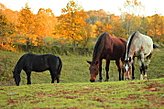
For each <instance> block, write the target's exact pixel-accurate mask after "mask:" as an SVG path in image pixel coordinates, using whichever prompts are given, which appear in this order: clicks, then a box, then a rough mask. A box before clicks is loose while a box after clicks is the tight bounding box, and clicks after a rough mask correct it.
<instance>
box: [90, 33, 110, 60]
mask: <svg viewBox="0 0 164 109" xmlns="http://www.w3.org/2000/svg"><path fill="white" fill-rule="evenodd" d="M106 36H109V34H108V33H107V32H104V33H102V34H101V35H100V36H99V38H98V40H97V42H96V45H95V47H94V51H93V59H92V61H97V59H98V58H99V57H100V55H101V53H102V51H103V49H104V45H105V39H106Z"/></svg>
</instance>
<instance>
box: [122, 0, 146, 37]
mask: <svg viewBox="0 0 164 109" xmlns="http://www.w3.org/2000/svg"><path fill="white" fill-rule="evenodd" d="M143 9H144V7H143V5H142V3H141V2H140V1H139V0H126V1H125V3H124V8H123V9H121V10H122V11H123V14H122V18H123V19H124V26H125V28H126V30H127V35H128V36H129V35H130V34H131V33H132V32H134V31H136V30H138V29H139V27H140V24H141V20H139V19H138V18H139V15H140V14H141V11H142V10H143ZM137 16H138V17H137Z"/></svg>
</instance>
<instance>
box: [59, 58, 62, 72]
mask: <svg viewBox="0 0 164 109" xmlns="http://www.w3.org/2000/svg"><path fill="white" fill-rule="evenodd" d="M58 59H59V67H58V74H59V75H60V73H61V69H62V61H61V59H60V57H58Z"/></svg>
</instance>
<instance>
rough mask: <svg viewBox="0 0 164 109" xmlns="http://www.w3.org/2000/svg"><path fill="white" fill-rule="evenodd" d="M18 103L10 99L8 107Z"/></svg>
mask: <svg viewBox="0 0 164 109" xmlns="http://www.w3.org/2000/svg"><path fill="white" fill-rule="evenodd" d="M17 103H18V101H17V100H14V99H9V100H8V105H11V104H17Z"/></svg>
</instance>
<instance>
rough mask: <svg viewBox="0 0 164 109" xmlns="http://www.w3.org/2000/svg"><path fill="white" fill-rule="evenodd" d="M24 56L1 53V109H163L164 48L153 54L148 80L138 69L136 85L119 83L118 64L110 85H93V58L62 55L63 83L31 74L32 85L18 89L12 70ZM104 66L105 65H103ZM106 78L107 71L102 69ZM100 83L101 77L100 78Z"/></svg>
mask: <svg viewBox="0 0 164 109" xmlns="http://www.w3.org/2000/svg"><path fill="white" fill-rule="evenodd" d="M23 54H24V53H14V52H7V51H0V75H1V76H0V85H1V86H0V109H41V108H44V109H45V108H46V109H118V108H119V109H120V108H123V109H130V108H134V109H138V108H139V109H163V108H164V102H163V101H164V93H163V92H164V67H163V65H164V48H162V49H157V50H155V51H154V55H153V57H152V61H151V64H150V67H149V74H148V76H149V80H148V81H140V80H139V68H138V67H137V66H138V65H137V62H136V70H135V76H136V80H134V81H121V82H120V81H118V72H117V68H116V65H115V62H113V61H112V62H111V64H110V74H109V75H110V81H109V82H102V83H99V82H96V83H90V82H89V78H90V74H89V70H88V68H89V65H88V64H87V62H86V60H91V59H92V57H91V56H77V55H69V56H66V55H62V56H60V57H61V59H62V61H63V69H62V73H61V78H60V79H61V82H60V83H59V84H57V83H54V84H50V81H51V79H50V74H49V72H48V71H46V72H44V73H36V72H33V73H32V85H26V75H25V73H24V72H23V71H22V73H21V78H22V80H21V85H20V86H19V87H17V86H12V85H15V83H14V81H13V78H12V70H13V68H14V66H15V64H16V62H17V61H18V59H19V58H20V57H21V56H22V55H23ZM103 63H105V61H103ZM103 76H104V79H105V69H104V65H103ZM97 79H98V77H97Z"/></svg>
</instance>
